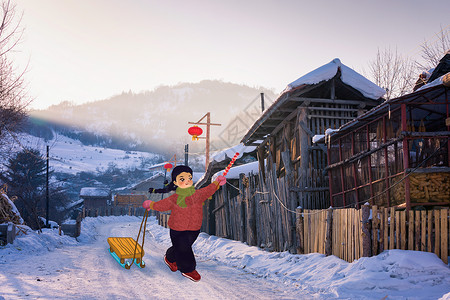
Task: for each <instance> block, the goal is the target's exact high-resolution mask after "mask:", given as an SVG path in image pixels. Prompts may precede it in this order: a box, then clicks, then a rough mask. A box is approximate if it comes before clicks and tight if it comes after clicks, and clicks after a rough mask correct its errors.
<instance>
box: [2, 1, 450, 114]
mask: <svg viewBox="0 0 450 300" xmlns="http://www.w3.org/2000/svg"><path fill="white" fill-rule="evenodd" d="M13 3H15V4H16V16H17V18H19V17H20V16H21V15H22V14H23V15H22V19H21V21H20V25H21V27H22V28H23V29H24V34H23V36H22V41H21V43H20V44H19V45H18V46H17V47H16V48H15V49H14V50H15V51H14V53H11V59H12V60H13V61H14V64H15V65H16V67H17V69H18V70H22V69H24V68H25V67H26V68H27V73H26V74H25V80H26V82H27V85H28V95H29V96H30V97H31V98H33V99H34V101H33V102H32V104H31V108H34V109H44V108H47V107H48V106H50V105H55V104H58V103H60V102H62V101H70V102H73V103H75V104H81V103H85V102H90V101H96V100H103V99H107V98H109V97H111V96H113V95H117V94H120V93H122V92H128V91H132V92H135V93H139V92H141V91H151V90H154V89H155V88H157V87H158V86H161V85H175V84H178V83H181V82H191V83H196V82H199V81H201V80H205V79H211V80H222V81H225V82H232V83H237V84H245V85H249V86H251V87H260V86H262V87H265V88H269V89H273V90H274V92H275V93H279V92H281V91H282V90H284V88H285V87H286V86H287V85H288V84H289V83H291V82H293V81H295V80H296V79H297V78H299V77H301V76H302V75H304V74H306V73H308V72H310V71H312V70H314V69H316V68H318V67H320V66H322V65H324V64H326V63H329V62H330V61H332V60H333V59H334V58H339V59H340V60H341V61H342V63H343V64H345V65H347V66H349V67H351V68H354V69H355V70H357V71H358V72H364V70H367V69H368V64H369V62H370V61H371V60H373V59H374V58H375V55H376V53H377V50H378V49H380V50H384V49H387V48H391V49H397V50H398V52H399V53H400V54H402V55H405V56H408V57H412V58H418V57H419V56H420V46H421V45H422V44H423V43H424V42H425V41H427V42H433V41H436V40H437V37H436V34H437V33H439V32H440V31H441V29H446V30H448V26H450V23H449V18H448V15H449V12H450V9H449V8H448V1H447V0H436V1H432V3H433V4H432V5H428V4H427V5H424V3H423V1H416V0H399V1H388V0H380V1H359V0H343V1H331V0H330V1H302V0H273V1H272V0H246V1H242V0H227V1H218V0H217V1H214V0H190V1H184V0H165V1H157V0H130V1H123V0H89V1H79V0H15V1H13Z"/></svg>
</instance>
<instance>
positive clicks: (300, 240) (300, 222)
mask: <svg viewBox="0 0 450 300" xmlns="http://www.w3.org/2000/svg"><path fill="white" fill-rule="evenodd" d="M295 211H296V213H297V226H296V228H297V236H298V247H297V254H304V253H305V247H304V241H305V240H304V235H303V234H304V233H303V216H302V213H303V209H302V208H300V207H299V208H297V209H296V210H295Z"/></svg>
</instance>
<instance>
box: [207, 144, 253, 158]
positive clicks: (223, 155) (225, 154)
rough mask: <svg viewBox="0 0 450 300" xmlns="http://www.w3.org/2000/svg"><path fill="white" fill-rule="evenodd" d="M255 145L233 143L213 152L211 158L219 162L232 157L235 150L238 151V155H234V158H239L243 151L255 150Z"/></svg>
mask: <svg viewBox="0 0 450 300" xmlns="http://www.w3.org/2000/svg"><path fill="white" fill-rule="evenodd" d="M255 149H256V146H245V145H244V144H243V143H240V144H239V145H235V146H233V147H230V148H227V149H224V150H221V151H218V152H216V153H214V154H213V156H212V160H214V161H217V162H221V161H223V160H225V159H226V158H227V157H228V158H233V157H234V155H235V154H236V152H238V153H239V155H238V156H237V157H236V159H239V158H241V157H242V155H244V153H249V152H253V151H255Z"/></svg>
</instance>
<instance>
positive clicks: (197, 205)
mask: <svg viewBox="0 0 450 300" xmlns="http://www.w3.org/2000/svg"><path fill="white" fill-rule="evenodd" d="M225 183H226V178H225V177H224V176H219V177H218V178H217V179H216V181H214V182H213V183H211V184H210V185H208V186H206V187H204V188H201V189H199V190H195V187H194V186H193V181H192V169H191V168H189V167H188V166H177V167H175V168H174V169H173V170H172V182H171V183H169V185H168V186H167V190H168V191H173V190H175V194H173V195H171V196H169V197H167V198H164V199H162V200H160V201H156V202H155V201H151V200H146V201H144V203H143V204H142V207H144V208H145V209H147V210H151V209H153V210H156V211H168V210H170V211H171V214H170V217H169V221H168V225H169V228H170V239H171V241H172V246H171V247H170V248H169V249H167V251H166V254H165V255H164V262H165V263H166V265H167V266H168V267H169V268H170V270H171V271H172V272H176V271H177V270H179V271H180V272H181V274H182V275H183V276H185V277H187V278H189V279H191V280H192V281H195V282H197V281H199V280H200V279H201V276H200V274H199V273H198V272H197V271H196V270H195V267H196V265H197V264H196V261H195V257H194V253H193V252H192V245H193V244H194V242H195V240H196V239H197V237H198V235H199V234H200V228H201V226H202V220H203V202H205V201H206V199H208V198H209V197H211V196H212V195H213V194H214V193H215V192H216V191H217V190H218V189H219V187H220V186H222V185H224V184H225Z"/></svg>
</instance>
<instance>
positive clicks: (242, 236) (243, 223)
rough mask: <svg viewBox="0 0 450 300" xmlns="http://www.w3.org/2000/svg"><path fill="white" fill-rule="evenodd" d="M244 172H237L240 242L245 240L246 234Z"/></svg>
mask: <svg viewBox="0 0 450 300" xmlns="http://www.w3.org/2000/svg"><path fill="white" fill-rule="evenodd" d="M244 176H245V174H244V173H241V174H239V193H240V197H239V200H240V201H239V202H240V203H239V206H240V210H239V212H240V214H241V216H240V224H239V231H240V233H239V235H240V241H241V242H247V234H246V230H245V229H246V224H247V220H246V218H245V216H246V214H245V207H246V204H245V202H246V196H247V195H246V194H245V190H244V183H243V181H244Z"/></svg>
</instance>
